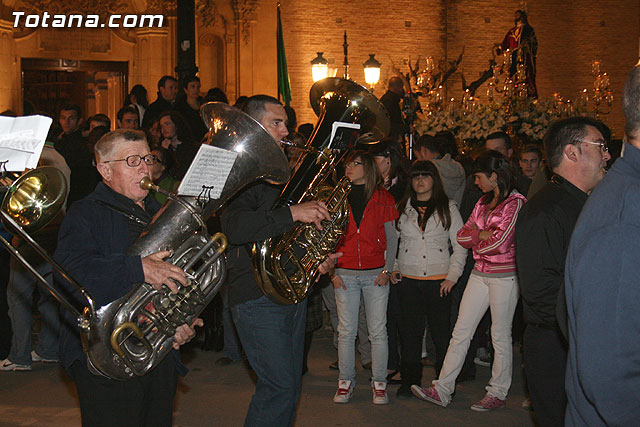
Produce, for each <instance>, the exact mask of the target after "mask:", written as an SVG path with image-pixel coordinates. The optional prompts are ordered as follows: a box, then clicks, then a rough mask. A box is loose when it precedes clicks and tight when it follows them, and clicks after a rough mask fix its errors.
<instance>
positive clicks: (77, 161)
mask: <svg viewBox="0 0 640 427" xmlns="http://www.w3.org/2000/svg"><path fill="white" fill-rule="evenodd" d="M58 117H59V119H58V120H59V122H60V127H61V128H62V133H61V134H60V136H58V139H57V141H55V144H54V147H55V149H56V151H57V152H58V153H60V154H61V155H62V157H64V160H65V162H67V165H68V166H69V169H70V170H71V176H70V182H69V196H68V197H67V207H69V206H71V204H72V203H73V202H75V201H77V200H80V199H82V198H84V197H85V196H87V195H88V194H89V193H91V192H92V191H93V190H94V189H95V188H96V184H98V182H100V175H99V174H98V172H97V171H96V168H95V167H94V166H93V164H92V161H93V153H92V152H91V151H90V150H89V146H88V145H87V140H86V138H84V137H83V136H82V130H81V129H80V127H79V124H80V118H81V117H82V114H81V111H80V107H79V106H77V105H75V104H67V105H65V106H63V107H62V109H61V110H60V115H59V116H58Z"/></svg>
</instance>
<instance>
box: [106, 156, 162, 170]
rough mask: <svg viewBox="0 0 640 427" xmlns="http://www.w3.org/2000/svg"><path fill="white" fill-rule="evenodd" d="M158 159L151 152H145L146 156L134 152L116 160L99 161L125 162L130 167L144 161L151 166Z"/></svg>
mask: <svg viewBox="0 0 640 427" xmlns="http://www.w3.org/2000/svg"><path fill="white" fill-rule="evenodd" d="M157 160H158V159H157V158H156V156H154V155H153V154H147V155H146V156H139V155H137V154H134V155H132V156H128V157H127V158H126V159H118V160H105V161H104V162H100V163H112V162H127V166H129V167H130V168H135V167H138V166H140V163H141V162H143V161H144V162H145V164H147V165H148V166H151V165H153V164H155V163H156V161H157Z"/></svg>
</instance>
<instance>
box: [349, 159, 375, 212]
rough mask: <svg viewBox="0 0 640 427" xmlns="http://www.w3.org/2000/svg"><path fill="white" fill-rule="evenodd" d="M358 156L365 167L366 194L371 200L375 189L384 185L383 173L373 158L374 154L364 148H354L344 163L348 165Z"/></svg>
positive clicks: (367, 199) (367, 198)
mask: <svg viewBox="0 0 640 427" xmlns="http://www.w3.org/2000/svg"><path fill="white" fill-rule="evenodd" d="M357 158H360V161H361V162H362V167H363V169H364V176H365V182H364V195H365V199H366V201H367V202H369V199H371V196H373V193H374V191H376V189H377V188H380V187H381V186H382V175H380V171H379V170H378V165H377V164H376V161H375V160H373V156H372V155H371V154H369V153H367V152H366V151H364V150H354V151H352V152H350V153H349V154H348V155H347V157H346V158H345V161H344V164H345V165H346V164H347V163H349V162H352V161H354V160H355V159H357Z"/></svg>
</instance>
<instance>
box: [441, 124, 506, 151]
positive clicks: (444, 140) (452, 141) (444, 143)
mask: <svg viewBox="0 0 640 427" xmlns="http://www.w3.org/2000/svg"><path fill="white" fill-rule="evenodd" d="M435 138H436V141H437V142H438V148H439V149H440V155H441V156H444V155H446V154H449V155H450V156H451V157H452V158H456V157H458V145H457V144H456V137H455V135H454V134H453V132H451V131H450V130H443V131H440V132H438V133H436V137H435ZM510 143H511V142H509V144H510Z"/></svg>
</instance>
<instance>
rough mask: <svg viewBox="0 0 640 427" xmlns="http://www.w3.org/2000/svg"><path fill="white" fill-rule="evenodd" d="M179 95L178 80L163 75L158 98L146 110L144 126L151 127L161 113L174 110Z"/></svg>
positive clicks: (159, 84) (159, 81) (143, 120)
mask: <svg viewBox="0 0 640 427" xmlns="http://www.w3.org/2000/svg"><path fill="white" fill-rule="evenodd" d="M177 95H178V81H177V80H176V79H175V78H174V77H171V76H162V78H160V80H158V99H156V100H155V101H153V103H152V104H151V105H149V108H147V111H145V113H144V119H142V127H143V128H145V129H149V128H150V127H151V125H152V124H153V121H154V120H155V119H157V118H158V117H159V116H160V114H161V113H163V112H165V111H169V110H173V108H174V104H175V101H176V96H177Z"/></svg>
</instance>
